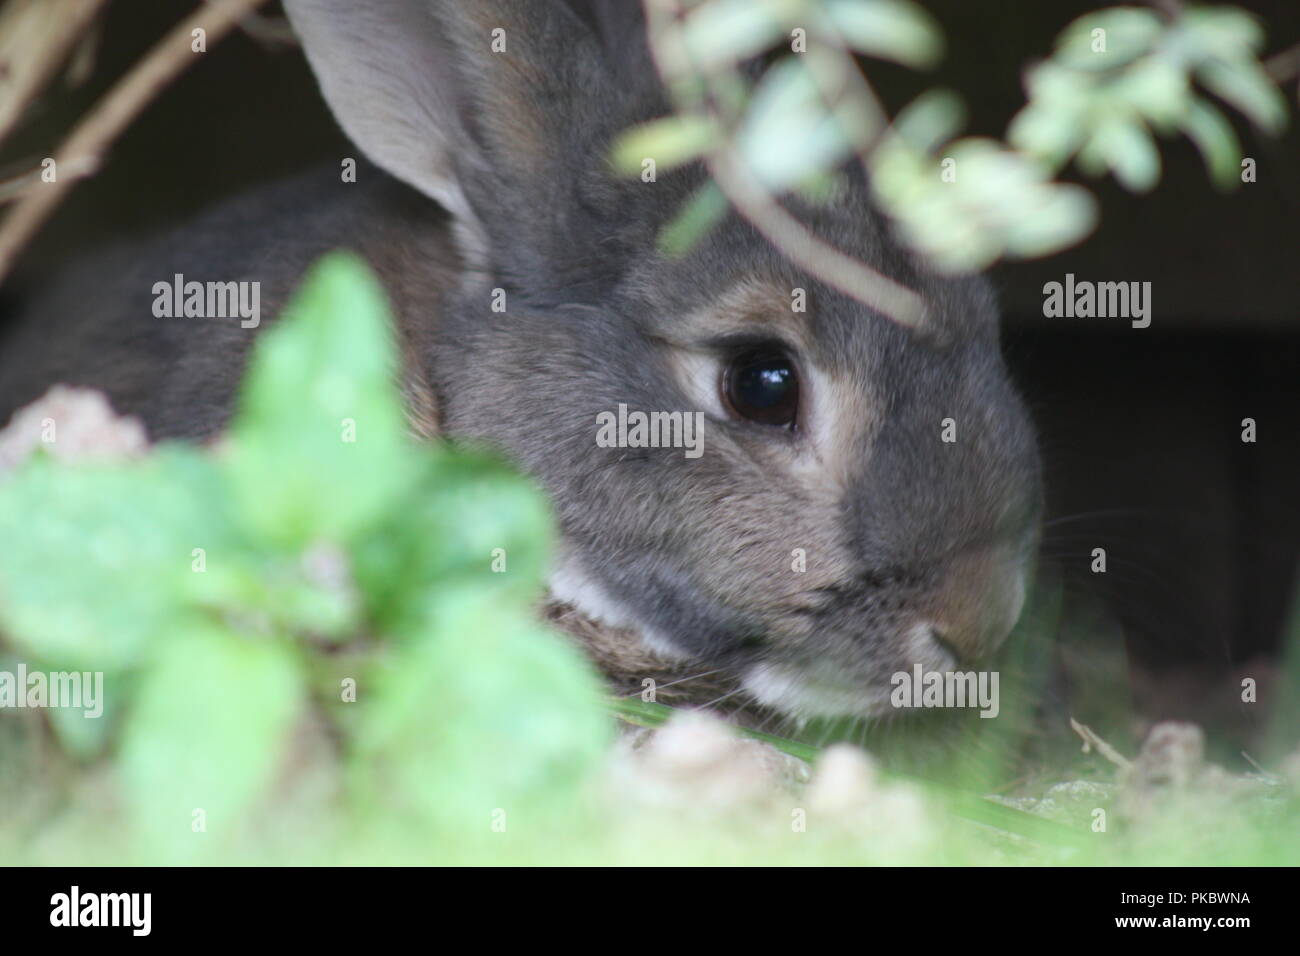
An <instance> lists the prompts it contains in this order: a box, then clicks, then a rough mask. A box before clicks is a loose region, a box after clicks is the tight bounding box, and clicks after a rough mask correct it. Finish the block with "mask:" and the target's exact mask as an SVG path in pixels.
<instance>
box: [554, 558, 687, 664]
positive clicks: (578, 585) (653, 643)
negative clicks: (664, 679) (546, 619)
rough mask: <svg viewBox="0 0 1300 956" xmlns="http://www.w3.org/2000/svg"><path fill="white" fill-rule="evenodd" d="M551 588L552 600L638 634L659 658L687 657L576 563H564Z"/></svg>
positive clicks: (609, 624) (674, 658) (597, 619)
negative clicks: (638, 618)
mask: <svg viewBox="0 0 1300 956" xmlns="http://www.w3.org/2000/svg"><path fill="white" fill-rule="evenodd" d="M547 584H548V586H549V588H550V591H551V597H553V598H554V599H555V600H557V601H560V602H561V603H564V604H571V605H572V606H573V607H575V608H577V609H578V611H579V612H580V613H581V614H583V615H585V616H586V617H589V618H591V619H592V620H593V621H599V622H600V623H601V624H605V625H607V626H609V627H617V628H626V629H627V630H630V631H635V632H636V634H637V636H638V637H639V638H640V639H641V643H642V644H644V645H645V646H646V647H647V648H649V649H650V650H651V651H652V652H654V653H655V654H657V655H658V656H660V657H665V658H668V659H670V660H680V659H681V658H684V657H685V656H687V655H685V654H684V653H683V652H682V650H681V649H680V648H679V647H677V646H676V645H675V644H673V642H672V641H670V640H669V639H668V638H666V637H664V636H663V635H662V634H660V633H658V632H657V631H654V630H651V629H650V628H648V627H646V626H645V625H643V624H642V623H641V622H640V621H638V620H637V619H636V617H635V616H634V615H633V614H632V612H631V611H629V610H628V609H627V607H625V606H624V605H623V604H621V603H620V602H618V601H616V600H615V599H614V598H612V597H610V596H609V592H608V591H606V590H605V589H604V588H603V587H602V586H601V585H599V584H598V583H596V581H595V580H594V579H593V578H592V577H591V576H590V575H589V574H587V573H586V572H585V571H584V570H582V568H581V567H580V566H579V565H578V563H577V562H576V561H574V560H573V559H567V560H565V559H561V560H560V561H559V562H558V564H557V566H556V568H555V570H553V571H552V572H551V575H550V578H549V580H548V581H547Z"/></svg>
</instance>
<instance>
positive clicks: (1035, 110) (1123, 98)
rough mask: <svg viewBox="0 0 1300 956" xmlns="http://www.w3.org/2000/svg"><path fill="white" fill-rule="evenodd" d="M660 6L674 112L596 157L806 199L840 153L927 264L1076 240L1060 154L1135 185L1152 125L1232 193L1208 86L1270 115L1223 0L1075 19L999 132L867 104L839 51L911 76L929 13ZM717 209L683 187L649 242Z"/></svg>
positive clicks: (1276, 117) (928, 32)
mask: <svg viewBox="0 0 1300 956" xmlns="http://www.w3.org/2000/svg"><path fill="white" fill-rule="evenodd" d="M661 6H663V7H673V6H679V7H680V8H681V10H682V11H683V16H682V17H681V19H680V20H675V19H672V18H670V17H667V16H665V17H664V18H663V20H662V22H661V23H660V24H659V25H658V27H657V28H656V29H654V30H652V44H653V46H654V48H655V53H656V60H657V62H658V64H659V67H660V70H661V72H662V73H663V74H664V76H665V79H666V80H667V82H668V87H669V89H670V91H671V92H672V94H673V99H674V105H675V110H674V113H673V115H671V116H668V117H664V118H662V119H659V120H655V121H653V122H651V123H647V124H645V125H643V126H640V127H637V128H635V129H632V130H629V131H628V132H627V133H626V134H625V135H624V136H623V137H622V138H621V139H620V140H619V142H618V143H616V144H615V147H614V151H613V156H612V161H613V163H614V166H615V167H616V168H618V169H620V170H622V171H624V172H626V173H629V174H633V173H638V172H641V171H642V168H643V166H642V164H643V163H644V161H645V160H646V159H647V158H652V159H654V160H655V162H656V164H657V166H658V167H659V168H661V169H664V170H670V169H672V168H674V167H676V166H680V165H682V164H683V163H687V162H690V161H692V160H696V159H704V160H705V161H706V162H709V163H715V162H717V161H719V159H721V158H724V157H725V158H726V159H727V160H728V161H729V163H731V164H736V165H739V166H741V168H743V169H744V170H745V172H746V175H747V176H748V177H749V178H750V179H752V180H753V181H754V182H755V183H757V184H759V185H760V186H761V187H762V188H763V189H764V190H765V191H766V192H767V193H768V194H769V195H770V196H773V197H777V196H782V195H785V194H788V193H791V192H797V193H800V194H802V195H804V197H805V198H808V199H810V200H812V201H817V197H818V196H819V195H822V196H824V195H825V194H826V182H827V180H828V178H831V177H833V176H834V175H835V174H836V171H837V170H839V169H840V168H841V167H842V166H843V165H844V164H845V163H847V162H851V161H856V162H858V163H860V164H861V165H862V167H863V168H864V169H865V171H866V172H867V173H868V174H869V176H870V177H871V182H872V186H873V192H874V195H875V199H876V202H877V204H878V205H879V207H880V208H881V209H882V210H883V211H884V212H886V213H887V214H888V215H889V216H890V218H892V219H893V220H894V222H895V224H896V226H897V229H898V233H899V235H900V237H901V238H902V239H903V241H904V242H905V243H907V244H908V245H910V246H911V247H912V248H913V249H915V250H916V251H918V252H919V253H921V254H922V255H924V256H925V257H927V258H928V260H929V261H930V262H931V264H932V265H933V266H934V267H935V268H937V269H940V270H944V271H951V272H964V271H971V270H977V269H982V268H985V267H987V266H988V265H990V264H992V263H993V262H995V261H996V260H998V259H999V258H1004V257H1005V258H1033V257H1039V256H1044V255H1048V254H1051V253H1053V252H1056V251H1059V250H1060V249H1063V248H1066V247H1068V246H1070V245H1073V244H1075V243H1077V242H1079V241H1080V240H1081V239H1083V238H1084V237H1085V236H1087V235H1088V233H1089V232H1091V230H1092V229H1093V227H1094V226H1095V223H1096V218H1097V207H1096V203H1095V201H1094V200H1093V197H1092V196H1091V194H1090V193H1089V192H1088V191H1087V190H1086V189H1084V188H1082V187H1080V186H1076V185H1071V184H1063V183H1060V182H1056V181H1055V179H1054V177H1055V176H1057V175H1058V174H1059V173H1060V172H1061V171H1062V170H1063V169H1064V167H1065V166H1066V164H1067V163H1069V162H1070V161H1071V160H1072V159H1073V160H1076V161H1077V164H1078V166H1079V168H1080V169H1081V170H1082V171H1083V172H1084V173H1086V174H1088V175H1090V176H1094V177H1095V176H1100V175H1103V174H1105V173H1107V172H1109V173H1112V174H1114V176H1115V178H1116V179H1117V180H1118V181H1119V182H1120V184H1121V185H1123V186H1124V187H1125V188H1126V189H1128V190H1130V191H1134V192H1142V191H1146V190H1149V189H1151V188H1153V187H1154V186H1155V185H1156V183H1158V182H1159V179H1160V172H1161V164H1160V153H1159V149H1158V147H1157V145H1156V143H1155V139H1154V135H1155V134H1159V135H1162V136H1172V135H1177V134H1179V133H1181V134H1183V135H1186V136H1187V137H1188V138H1189V139H1190V140H1191V141H1192V142H1193V143H1194V144H1195V145H1196V147H1197V148H1198V149H1199V150H1200V151H1201V153H1202V154H1203V155H1204V158H1205V162H1206V164H1207V166H1208V168H1209V171H1210V174H1211V177H1212V180H1213V182H1214V183H1215V184H1216V185H1217V186H1218V187H1219V188H1222V189H1231V188H1234V187H1235V186H1236V185H1237V184H1239V182H1240V181H1241V180H1240V176H1241V162H1242V150H1241V146H1240V142H1239V140H1238V138H1237V135H1236V133H1235V132H1234V129H1233V126H1232V123H1231V122H1230V121H1229V119H1228V118H1227V116H1225V114H1224V113H1223V111H1222V110H1221V109H1220V108H1219V106H1217V105H1215V101H1214V99H1213V98H1212V97H1215V98H1217V99H1218V100H1219V101H1221V102H1222V103H1225V104H1227V105H1228V106H1230V107H1232V108H1233V109H1235V110H1237V111H1239V112H1240V113H1241V114H1242V115H1243V116H1245V117H1246V118H1247V119H1248V120H1250V121H1251V122H1252V123H1253V124H1255V126H1257V127H1258V128H1259V129H1261V130H1263V131H1264V132H1265V133H1268V134H1276V133H1278V132H1279V131H1280V130H1281V129H1282V128H1283V127H1284V126H1285V124H1286V120H1287V111H1286V104H1285V99H1284V97H1283V96H1282V94H1281V92H1280V91H1279V89H1278V88H1277V85H1276V84H1275V83H1274V82H1273V81H1272V80H1271V79H1270V78H1269V76H1268V75H1267V73H1266V72H1265V71H1264V69H1263V67H1262V66H1261V64H1260V62H1259V59H1258V56H1259V53H1260V51H1261V49H1262V47H1263V42H1264V35H1263V29H1262V27H1261V25H1260V24H1259V22H1258V21H1257V20H1256V19H1255V18H1254V17H1252V16H1251V15H1250V14H1248V13H1245V12H1244V11H1242V10H1240V9H1237V8H1235V7H1230V6H1214V7H1203V6H1194V5H1188V6H1186V7H1182V6H1181V5H1180V7H1179V8H1178V11H1177V13H1176V14H1173V15H1169V14H1166V13H1162V12H1160V11H1157V10H1155V9H1150V8H1142V7H1110V8H1106V9H1102V10H1098V11H1096V12H1094V13H1089V14H1086V15H1084V16H1082V17H1079V18H1078V19H1077V20H1075V21H1074V22H1073V23H1071V24H1070V25H1069V26H1067V27H1066V28H1065V29H1064V30H1063V31H1062V33H1061V35H1060V36H1059V38H1058V40H1057V43H1056V48H1055V50H1054V51H1053V53H1052V55H1051V57H1050V58H1048V59H1046V60H1044V61H1042V62H1039V63H1036V64H1030V65H1029V66H1028V67H1027V69H1026V71H1025V77H1026V90H1027V93H1028V102H1027V104H1026V105H1025V107H1024V108H1023V109H1022V110H1020V112H1019V113H1017V114H1016V116H1015V117H1014V118H1013V119H1012V121H1011V124H1010V126H1009V128H1008V131H1007V138H1006V139H1007V141H1006V142H1005V143H1003V142H998V141H996V140H992V139H986V138H979V139H972V138H958V136H957V133H958V131H959V129H960V127H961V125H962V122H963V110H962V107H961V104H960V101H959V99H958V98H957V97H956V95H955V94H953V93H951V92H949V91H945V90H942V89H937V88H936V89H933V90H931V91H930V92H928V93H926V94H923V95H922V96H921V97H920V98H919V99H918V100H917V101H916V102H914V103H913V104H912V105H911V106H910V107H908V108H906V109H905V110H903V111H902V112H901V113H900V115H899V116H898V117H896V118H895V119H894V120H893V121H892V122H891V121H890V120H889V118H888V117H887V116H885V114H884V112H883V110H882V108H881V106H880V104H879V101H878V100H877V98H876V96H875V93H874V91H873V89H872V87H871V84H870V78H869V76H863V75H862V73H861V71H860V70H859V68H858V65H857V62H856V60H855V56H856V55H861V56H867V57H873V58H877V59H885V60H891V61H894V62H896V63H901V64H903V65H905V66H909V67H913V68H930V67H932V66H934V64H935V63H936V62H937V61H938V60H939V58H940V57H941V55H942V52H943V47H944V43H943V38H942V35H941V34H940V31H939V28H938V26H937V24H935V23H934V21H933V20H932V19H931V18H930V17H929V15H928V14H926V13H925V11H924V10H923V9H922V8H921V7H920V6H918V5H917V4H914V3H911V2H908V0H684V2H682V3H680V4H674V3H672V2H671V0H667V2H666V0H656V2H655V3H652V4H651V9H652V10H653V9H655V8H657V7H661ZM774 52H777V53H781V54H782V55H781V56H779V57H777V58H776V59H775V61H774V62H773V63H772V64H771V65H770V66H768V67H767V68H766V69H765V70H764V71H763V72H762V73H761V75H758V76H757V77H756V78H755V77H753V76H752V74H751V73H750V72H748V71H747V70H746V69H745V67H744V64H745V63H746V61H750V60H752V58H754V57H757V56H759V55H763V54H769V53H774ZM1207 94H1209V95H1207ZM726 210H727V204H726V202H725V201H723V197H722V195H721V193H719V192H718V190H717V187H715V186H712V185H710V186H706V187H703V188H702V189H701V192H700V194H699V196H697V198H696V200H695V201H694V202H691V203H688V204H687V206H686V207H685V208H684V209H683V210H682V212H681V213H680V215H679V219H678V220H677V221H676V222H674V223H673V224H671V225H670V226H669V227H668V228H667V230H666V233H665V236H664V237H663V247H664V249H665V251H667V252H669V253H673V254H681V253H683V252H684V251H686V250H687V249H689V248H690V245H691V244H692V243H693V242H694V241H695V240H697V239H698V237H699V236H700V235H702V234H703V233H704V232H705V231H706V230H707V229H708V228H710V227H711V226H712V225H713V224H715V223H716V222H717V221H718V220H719V219H721V217H722V216H723V215H724V214H725V212H726Z"/></svg>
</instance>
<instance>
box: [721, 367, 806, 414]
mask: <svg viewBox="0 0 1300 956" xmlns="http://www.w3.org/2000/svg"><path fill="white" fill-rule="evenodd" d="M722 397H723V399H724V401H725V402H726V404H727V407H728V408H729V409H730V410H731V411H732V412H734V413H735V414H736V415H737V416H739V417H740V418H745V419H748V420H749V421H751V422H757V423H758V424H760V425H781V426H785V427H788V428H793V427H794V424H795V415H796V413H797V412H798V411H799V377H798V375H797V374H796V373H795V367H794V363H793V362H792V361H790V358H789V357H788V356H787V355H786V354H785V353H784V352H782V351H780V350H779V349H771V348H769V349H749V350H747V351H745V352H742V353H740V354H739V355H736V356H735V357H734V358H733V359H732V360H731V361H730V362H728V363H727V365H726V368H725V370H724V371H723V373H722Z"/></svg>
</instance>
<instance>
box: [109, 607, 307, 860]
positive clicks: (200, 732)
mask: <svg viewBox="0 0 1300 956" xmlns="http://www.w3.org/2000/svg"><path fill="white" fill-rule="evenodd" d="M302 705H303V690H302V682H301V679H300V676H299V674H298V669H297V665H296V663H295V661H294V658H293V654H292V650H291V648H290V647H289V645H288V644H287V643H285V642H282V641H275V640H247V639H245V638H242V637H240V636H239V635H236V634H234V633H231V632H229V631H226V630H222V629H217V628H214V627H208V626H203V625H195V626H191V627H189V628H188V629H186V630H185V631H184V632H182V633H177V634H174V635H172V639H171V640H169V641H167V642H165V643H164V644H162V645H161V646H160V648H159V650H158V654H157V658H156V660H155V661H154V662H153V663H152V666H151V667H150V668H149V669H148V671H147V672H146V674H145V675H144V677H143V680H142V682H141V686H140V688H139V690H138V693H137V695H136V698H135V701H134V703H133V705H132V707H131V712H130V714H129V715H128V717H127V719H126V726H125V728H124V734H123V739H122V744H121V751H120V757H119V765H120V773H121V779H122V783H123V786H124V790H125V794H126V796H127V799H128V807H129V810H130V812H131V815H132V817H133V818H134V820H135V822H136V823H137V824H138V825H139V826H140V827H141V828H142V831H143V832H144V833H145V834H147V836H148V838H149V840H150V842H151V846H152V847H153V849H154V850H155V851H157V852H158V853H161V854H163V855H164V856H165V857H167V858H184V857H190V856H196V855H199V854H201V853H203V852H205V851H212V850H216V849H218V848H221V847H224V846H226V845H228V844H229V843H230V841H231V840H232V839H233V838H234V837H236V836H237V835H239V831H238V827H239V826H240V824H241V822H244V821H245V819H246V818H245V816H244V815H245V814H246V812H247V811H248V810H249V808H250V807H251V806H252V804H253V803H254V802H255V801H256V800H257V799H258V798H259V797H261V796H264V795H265V794H266V792H267V789H268V786H269V784H270V783H271V780H272V777H273V775H274V773H275V771H276V770H277V768H278V767H279V765H280V762H281V760H282V758H284V757H285V753H286V747H287V744H288V736H289V730H290V728H291V726H292V725H293V722H294V719H295V718H296V717H297V716H298V715H299V714H300V713H301V711H302ZM196 810H201V811H203V814H204V816H205V818H206V820H205V822H206V832H195V829H194V825H195V821H196V819H198V818H196V816H195V811H196Z"/></svg>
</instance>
